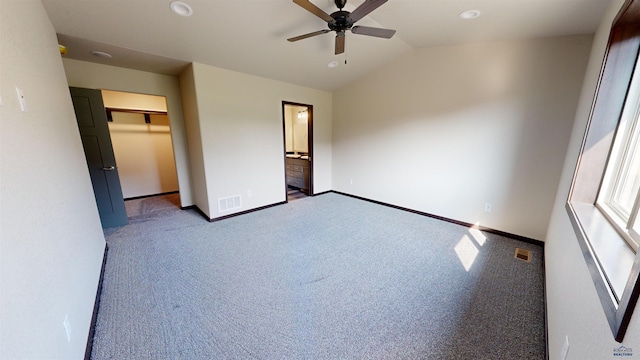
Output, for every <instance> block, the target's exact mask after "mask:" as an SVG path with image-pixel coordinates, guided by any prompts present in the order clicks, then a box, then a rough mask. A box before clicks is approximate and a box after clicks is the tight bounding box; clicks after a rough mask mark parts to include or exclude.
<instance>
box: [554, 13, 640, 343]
mask: <svg viewBox="0 0 640 360" xmlns="http://www.w3.org/2000/svg"><path fill="white" fill-rule="evenodd" d="M639 51H640V0H627V1H626V2H625V4H624V5H623V6H622V8H621V10H620V12H619V13H618V16H617V17H616V19H615V20H614V23H613V26H612V29H611V33H610V36H609V43H608V45H607V51H606V54H605V58H604V62H603V65H602V70H601V72H600V78H599V80H598V86H597V90H596V93H595V96H594V100H593V105H592V108H591V113H590V114H589V123H588V125H587V131H586V133H585V137H584V139H583V143H582V149H581V152H580V157H579V158H578V162H577V164H576V170H575V173H574V177H573V182H572V186H571V191H570V193H569V196H568V200H567V204H566V209H567V213H568V215H569V219H570V220H571V223H572V225H573V228H574V230H575V232H576V237H577V239H578V243H579V244H580V247H581V248H582V253H583V255H584V258H585V261H586V263H587V265H588V267H589V271H590V274H591V277H592V279H593V283H594V285H595V288H596V290H597V293H598V296H599V298H600V303H601V304H602V308H603V310H604V312H605V315H606V317H607V320H608V322H609V326H610V327H611V331H612V332H613V335H614V338H615V340H616V341H620V342H621V341H622V339H623V338H624V334H625V332H626V329H627V327H628V325H629V322H630V319H631V315H632V313H633V310H634V308H635V305H636V302H637V301H638V296H639V295H640V252H638V251H637V250H638V244H640V214H639V213H640V211H639V208H640V175H639V174H640V120H639V118H640V64H638V63H639V61H638V53H639ZM634 73H635V74H636V76H634Z"/></svg>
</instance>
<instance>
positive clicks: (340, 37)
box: [336, 31, 346, 55]
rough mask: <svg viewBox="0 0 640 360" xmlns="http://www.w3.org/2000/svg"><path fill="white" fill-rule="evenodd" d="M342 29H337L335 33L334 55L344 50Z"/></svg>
mask: <svg viewBox="0 0 640 360" xmlns="http://www.w3.org/2000/svg"><path fill="white" fill-rule="evenodd" d="M345 37H346V36H345V35H344V31H338V33H337V34H336V55H339V54H342V53H343V52H344V38H345Z"/></svg>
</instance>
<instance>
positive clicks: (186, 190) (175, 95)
mask: <svg viewBox="0 0 640 360" xmlns="http://www.w3.org/2000/svg"><path fill="white" fill-rule="evenodd" d="M63 63H64V69H65V72H66V74H67V81H68V82H69V85H70V86H77V87H84V88H89V89H106V90H116V91H124V92H132V93H140V94H149V95H159V96H164V97H166V99H167V111H168V113H169V121H170V122H171V139H172V141H173V151H174V157H175V160H176V171H177V174H178V184H179V187H180V202H181V205H182V206H190V205H193V204H195V203H194V200H193V194H192V189H191V187H192V184H191V169H190V165H189V151H188V144H187V133H186V130H185V125H184V117H183V112H182V99H181V98H180V84H179V81H178V78H177V77H175V76H169V75H162V74H155V73H150V72H145V71H139V70H131V69H125V68H119V67H115V66H108V65H102V64H95V63H89V62H86V61H79V60H73V59H63Z"/></svg>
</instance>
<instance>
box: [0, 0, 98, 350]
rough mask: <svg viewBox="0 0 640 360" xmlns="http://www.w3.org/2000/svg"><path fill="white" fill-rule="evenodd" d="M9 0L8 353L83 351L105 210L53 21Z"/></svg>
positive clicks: (0, 167)
mask: <svg viewBox="0 0 640 360" xmlns="http://www.w3.org/2000/svg"><path fill="white" fill-rule="evenodd" d="M0 7H1V8H2V11H0V63H1V64H2V66H1V67H0V69H1V70H0V79H1V81H2V82H1V83H0V91H1V95H2V106H0V229H1V231H0V319H1V320H0V358H2V359H82V358H83V357H84V351H85V346H86V344H87V335H88V332H89V323H90V321H91V315H92V311H93V304H94V300H95V296H96V289H97V285H98V278H99V274H100V267H101V265H102V257H103V251H104V247H105V242H104V236H103V234H102V228H101V225H100V218H99V216H98V210H97V207H96V202H95V198H94V195H93V189H92V187H91V180H90V178H89V172H88V170H87V163H86V160H85V157H84V151H83V149H82V143H81V141H80V134H79V132H78V125H77V123H76V119H75V113H74V110H73V105H72V103H71V97H70V95H69V88H68V85H67V80H66V79H65V73H64V69H63V66H62V61H61V59H60V54H59V52H58V42H57V40H56V34H55V31H54V29H53V26H52V25H51V23H50V21H49V18H48V17H47V14H46V13H45V11H44V8H43V7H42V4H41V3H40V1H31V0H22V1H6V0H3V1H1V2H0ZM16 86H17V87H19V88H20V89H21V90H22V91H23V93H24V96H25V99H26V103H27V112H22V111H21V110H20V107H19V104H18V99H17V95H16V90H15V87H16ZM65 319H66V321H67V324H68V328H69V330H70V333H69V338H67V334H66V331H65V326H64V323H65Z"/></svg>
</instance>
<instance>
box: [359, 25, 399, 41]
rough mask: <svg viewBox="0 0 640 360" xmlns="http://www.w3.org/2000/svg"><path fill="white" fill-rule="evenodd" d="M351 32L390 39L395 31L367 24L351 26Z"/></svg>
mask: <svg viewBox="0 0 640 360" xmlns="http://www.w3.org/2000/svg"><path fill="white" fill-rule="evenodd" d="M351 32H352V33H354V34H358V35H368V36H375V37H380V38H385V39H391V37H392V36H393V35H394V34H395V33H396V31H395V30H391V29H381V28H374V27H369V26H354V27H352V28H351Z"/></svg>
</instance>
